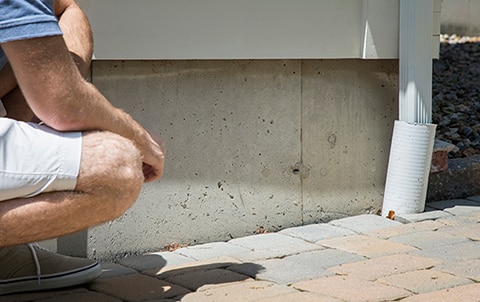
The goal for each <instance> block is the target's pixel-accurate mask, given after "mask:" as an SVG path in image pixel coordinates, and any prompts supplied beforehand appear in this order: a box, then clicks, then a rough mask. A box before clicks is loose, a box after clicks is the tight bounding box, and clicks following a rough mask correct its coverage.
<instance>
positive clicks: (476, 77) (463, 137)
mask: <svg viewBox="0 0 480 302" xmlns="http://www.w3.org/2000/svg"><path fill="white" fill-rule="evenodd" d="M432 101H433V103H432V122H433V123H434V124H437V132H436V138H438V139H440V140H443V141H445V142H448V143H451V144H454V145H455V146H456V148H455V149H454V150H453V151H452V152H450V153H449V157H450V158H461V157H469V156H472V155H474V154H480V37H458V36H455V35H452V36H448V35H442V37H441V43H440V57H439V59H438V60H434V61H433V77H432Z"/></svg>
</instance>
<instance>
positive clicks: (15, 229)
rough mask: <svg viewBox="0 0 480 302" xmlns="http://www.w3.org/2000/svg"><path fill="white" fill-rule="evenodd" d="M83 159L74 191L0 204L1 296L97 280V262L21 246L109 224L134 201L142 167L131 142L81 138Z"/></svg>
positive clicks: (97, 135) (101, 135) (94, 135)
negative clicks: (104, 223) (107, 222)
mask: <svg viewBox="0 0 480 302" xmlns="http://www.w3.org/2000/svg"><path fill="white" fill-rule="evenodd" d="M81 157H82V158H81V162H80V171H79V176H78V179H77V184H76V187H75V189H74V190H73V191H59V192H50V193H43V194H40V195H37V196H35V197H31V198H17V199H12V200H6V201H0V295H4V294H10V293H16V292H25V291H38V290H45V289H56V288H62V287H68V286H74V285H78V284H82V283H85V282H88V281H91V280H93V279H95V278H97V277H98V276H99V275H100V274H101V267H100V265H99V264H98V263H97V262H96V261H92V260H89V259H83V258H74V257H68V256H63V255H59V254H54V253H51V252H49V251H46V250H43V249H41V248H40V247H38V246H36V245H34V244H20V243H27V242H33V241H37V240H42V239H46V238H51V237H56V236H59V235H65V234H69V233H72V232H75V231H78V230H81V229H85V228H87V227H89V226H92V225H95V224H99V223H101V222H104V221H108V220H112V219H114V218H116V217H118V216H120V215H121V214H122V213H124V212H125V211H126V210H127V209H128V207H130V205H131V204H132V203H133V202H134V201H135V199H136V198H137V196H138V194H139V192H140V189H141V187H142V183H143V173H142V161H141V158H140V154H139V152H138V150H137V148H136V147H135V146H134V145H133V144H132V143H131V142H130V141H129V140H127V139H125V138H123V137H120V136H118V135H115V134H112V133H108V132H87V133H84V135H83V139H82V152H81ZM16 244H20V245H16ZM2 246H3V247H2Z"/></svg>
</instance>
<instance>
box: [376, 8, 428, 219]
mask: <svg viewBox="0 0 480 302" xmlns="http://www.w3.org/2000/svg"><path fill="white" fill-rule="evenodd" d="M432 35H433V0H421V1H419V0H400V39H399V40H400V41H399V59H400V67H399V75H400V76H399V80H400V81H399V82H400V83H399V90H400V93H399V110H400V112H399V113H400V121H396V122H395V126H394V129H393V137H392V145H391V149H390V159H389V163H388V171H387V179H386V184H385V195H384V200H383V207H382V216H390V215H389V213H390V212H391V211H393V212H394V213H396V214H410V213H419V212H423V210H424V209H425V200H426V194H427V188H428V176H429V174H430V166H431V160H432V151H433V143H434V140H435V129H436V125H432V124H430V123H431V116H432V109H431V108H432Z"/></svg>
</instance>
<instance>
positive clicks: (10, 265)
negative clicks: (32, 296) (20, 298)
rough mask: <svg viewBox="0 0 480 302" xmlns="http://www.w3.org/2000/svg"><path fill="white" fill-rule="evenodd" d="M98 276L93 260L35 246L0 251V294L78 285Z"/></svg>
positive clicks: (97, 264)
mask: <svg viewBox="0 0 480 302" xmlns="http://www.w3.org/2000/svg"><path fill="white" fill-rule="evenodd" d="M101 273H102V269H101V267H100V264H99V263H97V262H96V261H93V260H90V259H85V258H76V257H70V256H64V255H60V254H56V253H53V252H50V251H48V250H46V249H43V248H41V247H40V246H38V245H36V244H26V245H18V246H14V247H7V248H0V295H6V294H12V293H19V292H30V291H40V290H47V289H57V288H64V287H70V286H75V285H80V284H83V283H87V282H89V281H92V280H94V279H96V278H98V277H99V276H100V275H101Z"/></svg>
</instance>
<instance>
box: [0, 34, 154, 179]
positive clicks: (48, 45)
mask: <svg viewBox="0 0 480 302" xmlns="http://www.w3.org/2000/svg"><path fill="white" fill-rule="evenodd" d="M2 47H3V49H4V51H5V53H6V55H7V57H8V59H9V61H10V64H11V66H12V69H13V71H14V73H15V76H16V79H17V82H18V85H19V86H20V88H21V90H22V92H23V94H24V96H25V99H26V100H27V102H28V104H29V105H30V108H32V110H33V112H34V113H35V114H36V115H37V116H38V117H39V118H40V119H41V120H42V121H43V122H44V123H45V124H47V125H49V126H50V127H52V128H54V129H56V130H59V131H83V130H105V131H111V132H113V133H117V134H119V135H121V136H124V137H126V138H128V139H130V140H132V141H133V142H134V143H135V144H136V146H137V147H138V148H139V150H140V152H141V153H142V156H143V162H144V174H145V180H146V181H153V180H155V179H157V178H159V177H160V176H161V175H162V173H163V161H164V152H163V148H162V146H161V145H160V142H158V141H155V140H154V139H153V138H152V136H151V135H150V134H149V133H148V132H147V131H146V130H145V129H144V128H143V127H142V126H140V124H138V123H137V122H136V121H134V120H133V119H132V118H131V117H130V116H129V115H128V114H126V113H125V112H123V111H122V110H120V109H118V108H115V107H114V106H112V105H111V104H110V102H108V100H107V99H106V98H105V97H104V96H103V95H102V94H101V93H100V92H99V91H98V90H97V89H96V88H95V87H94V86H93V85H92V84H90V83H88V82H87V81H85V80H84V79H83V77H82V75H81V74H80V72H79V70H78V68H77V66H76V64H75V62H74V60H73V59H72V56H71V55H70V52H69V50H68V48H67V45H66V44H65V41H64V39H63V38H62V37H61V36H52V37H44V38H35V39H28V40H20V41H12V42H7V43H4V44H2Z"/></svg>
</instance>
